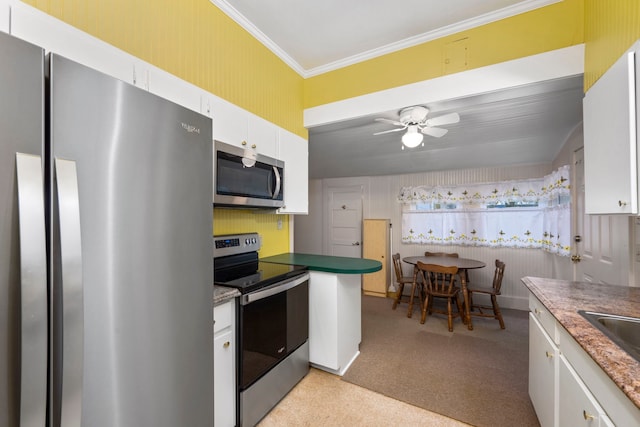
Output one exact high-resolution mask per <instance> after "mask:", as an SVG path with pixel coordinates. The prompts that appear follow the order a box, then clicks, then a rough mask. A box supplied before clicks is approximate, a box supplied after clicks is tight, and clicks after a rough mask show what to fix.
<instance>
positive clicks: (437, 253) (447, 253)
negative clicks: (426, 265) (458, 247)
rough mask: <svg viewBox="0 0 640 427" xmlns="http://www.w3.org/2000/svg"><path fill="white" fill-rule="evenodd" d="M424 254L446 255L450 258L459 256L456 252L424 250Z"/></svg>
mask: <svg viewBox="0 0 640 427" xmlns="http://www.w3.org/2000/svg"><path fill="white" fill-rule="evenodd" d="M424 256H448V257H451V258H459V256H458V254H457V253H456V252H429V251H427V252H425V253H424Z"/></svg>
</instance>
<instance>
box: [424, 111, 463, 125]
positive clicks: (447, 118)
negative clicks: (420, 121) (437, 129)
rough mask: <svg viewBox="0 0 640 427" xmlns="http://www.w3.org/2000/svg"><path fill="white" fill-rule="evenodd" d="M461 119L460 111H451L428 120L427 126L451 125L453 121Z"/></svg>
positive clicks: (456, 121)
mask: <svg viewBox="0 0 640 427" xmlns="http://www.w3.org/2000/svg"><path fill="white" fill-rule="evenodd" d="M459 121H460V115H459V114H458V113H449V114H444V115H442V116H438V117H434V118H432V119H429V120H427V121H426V125H427V126H441V125H449V124H452V123H458V122H459Z"/></svg>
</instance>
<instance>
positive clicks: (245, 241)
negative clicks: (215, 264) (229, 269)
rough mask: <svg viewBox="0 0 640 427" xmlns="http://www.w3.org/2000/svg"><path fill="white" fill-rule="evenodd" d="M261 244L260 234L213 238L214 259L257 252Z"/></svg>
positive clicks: (229, 235)
mask: <svg viewBox="0 0 640 427" xmlns="http://www.w3.org/2000/svg"><path fill="white" fill-rule="evenodd" d="M260 243H261V242H260V235H259V234H258V233H245V234H227V235H223V236H213V257H214V258H218V257H222V256H227V255H236V254H243V253H246V252H257V251H258V250H260V246H261V244H260Z"/></svg>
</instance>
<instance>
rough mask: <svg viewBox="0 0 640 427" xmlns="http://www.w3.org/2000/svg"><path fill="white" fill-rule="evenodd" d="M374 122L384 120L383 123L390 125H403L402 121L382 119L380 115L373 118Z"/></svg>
mask: <svg viewBox="0 0 640 427" xmlns="http://www.w3.org/2000/svg"><path fill="white" fill-rule="evenodd" d="M375 120H376V122H385V123H391V124H392V125H396V126H404V123H401V122H398V121H396V120H390V119H383V118H381V117H379V118H377V119H375Z"/></svg>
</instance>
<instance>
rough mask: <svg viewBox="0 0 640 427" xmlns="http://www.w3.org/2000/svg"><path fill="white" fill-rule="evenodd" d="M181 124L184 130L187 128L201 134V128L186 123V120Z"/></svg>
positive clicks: (188, 130)
mask: <svg viewBox="0 0 640 427" xmlns="http://www.w3.org/2000/svg"><path fill="white" fill-rule="evenodd" d="M181 124H182V128H183V129H184V130H186V131H187V132H189V133H197V134H200V128H197V127H195V126H193V125H190V124H189V123H185V122H181Z"/></svg>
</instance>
